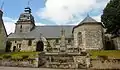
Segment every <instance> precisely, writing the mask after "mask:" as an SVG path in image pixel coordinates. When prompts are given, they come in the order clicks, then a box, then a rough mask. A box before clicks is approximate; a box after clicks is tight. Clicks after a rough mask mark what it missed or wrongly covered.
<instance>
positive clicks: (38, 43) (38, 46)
mask: <svg viewBox="0 0 120 70" xmlns="http://www.w3.org/2000/svg"><path fill="white" fill-rule="evenodd" d="M43 49H44V44H43V42H42V41H38V42H37V46H36V51H43Z"/></svg>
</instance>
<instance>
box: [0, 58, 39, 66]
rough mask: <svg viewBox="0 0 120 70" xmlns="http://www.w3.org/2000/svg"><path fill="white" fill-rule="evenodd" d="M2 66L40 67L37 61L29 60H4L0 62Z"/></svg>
mask: <svg viewBox="0 0 120 70" xmlns="http://www.w3.org/2000/svg"><path fill="white" fill-rule="evenodd" d="M0 66H13V67H38V61H37V60H36V59H28V60H22V59H17V60H9V59H4V60H0Z"/></svg>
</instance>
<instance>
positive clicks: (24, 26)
mask: <svg viewBox="0 0 120 70" xmlns="http://www.w3.org/2000/svg"><path fill="white" fill-rule="evenodd" d="M34 27H35V21H34V17H33V16H32V14H31V9H30V7H26V8H25V10H24V13H22V14H20V17H19V19H18V21H17V23H16V29H15V33H27V32H30V31H32V29H34Z"/></svg>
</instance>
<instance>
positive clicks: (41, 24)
mask: <svg viewBox="0 0 120 70" xmlns="http://www.w3.org/2000/svg"><path fill="white" fill-rule="evenodd" d="M35 24H36V25H37V26H45V25H46V24H43V23H39V22H36V23H35Z"/></svg>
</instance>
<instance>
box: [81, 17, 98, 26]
mask: <svg viewBox="0 0 120 70" xmlns="http://www.w3.org/2000/svg"><path fill="white" fill-rule="evenodd" d="M88 22H97V21H96V20H95V19H93V18H92V17H90V16H89V15H87V17H86V18H85V19H84V20H83V21H82V22H81V24H82V23H88Z"/></svg>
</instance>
